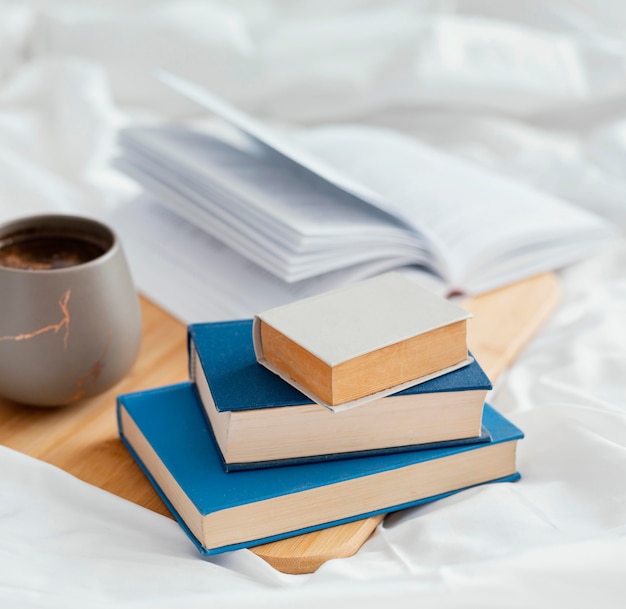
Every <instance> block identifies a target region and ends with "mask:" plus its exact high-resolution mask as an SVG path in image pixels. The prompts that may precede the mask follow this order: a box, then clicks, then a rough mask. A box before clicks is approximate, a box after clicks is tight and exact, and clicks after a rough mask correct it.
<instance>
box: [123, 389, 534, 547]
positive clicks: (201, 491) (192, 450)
mask: <svg viewBox="0 0 626 609" xmlns="http://www.w3.org/2000/svg"><path fill="white" fill-rule="evenodd" d="M117 414H118V425H119V433H120V438H121V439H122V441H123V442H124V444H125V445H126V446H127V447H128V449H129V450H130V452H131V454H132V455H133V457H134V458H135V459H136V460H137V463H138V464H139V465H140V467H141V468H142V469H143V470H144V472H145V473H146V475H147V476H148V478H149V479H150V481H151V483H152V484H153V485H154V487H155V489H156V491H157V492H158V493H159V494H160V496H161V497H162V499H163V500H164V501H165V503H166V504H167V505H168V506H169V508H170V510H171V511H172V514H173V515H174V517H175V518H176V519H177V520H178V522H179V523H180V524H181V526H182V527H183V529H184V530H185V531H186V532H187V534H188V535H189V536H190V538H191V539H192V540H193V541H194V543H195V544H196V545H197V547H198V548H199V550H200V551H201V552H202V553H204V554H215V553H219V552H224V551H227V550H232V549H237V548H244V547H250V546H253V545H258V544H262V543H267V542H270V541H274V540H277V539H281V538H285V537H289V536H292V535H299V534H301V533H305V532H309V531H314V530H318V529H321V528H325V527H329V526H333V525H336V524H341V523H344V522H349V521H352V520H357V519H360V518H364V517H367V516H370V515H374V514H383V513H387V512H390V511H394V510H399V509H402V508H405V507H410V506H414V505H417V504H420V503H423V502H427V501H433V500H435V499H438V498H440V497H443V496H446V495H448V494H451V493H453V492H456V491H460V490H462V489H464V488H468V487H471V486H475V485H479V484H483V483H487V482H494V481H505V480H506V481H513V480H517V479H518V478H519V473H518V472H517V468H516V464H515V449H516V444H517V441H518V440H519V439H520V438H522V437H523V433H522V432H521V430H520V429H518V428H517V427H516V426H515V425H513V424H512V423H510V422H509V421H508V420H507V419H506V418H504V417H503V416H502V415H500V414H498V413H497V412H496V411H495V410H494V409H492V408H491V407H489V406H485V416H484V423H485V426H486V427H487V429H488V430H489V432H490V434H491V438H492V439H491V441H490V442H488V443H486V444H477V445H476V444H473V445H467V446H457V447H447V448H441V449H432V450H426V451H411V452H403V453H394V454H388V455H381V456H374V457H361V458H355V459H344V460H337V461H327V462H323V463H310V464H304V465H294V466H288V467H281V468H267V469H258V470H252V471H241V472H235V473H226V472H225V471H224V470H223V468H222V464H221V460H220V457H219V455H218V451H217V450H216V448H215V445H214V443H213V441H212V437H211V433H210V431H209V428H208V424H207V422H206V419H205V417H204V416H203V414H202V411H201V406H200V403H199V399H198V397H197V393H196V390H195V388H194V386H193V384H192V383H191V382H185V383H180V384H177V385H172V386H167V387H160V388H157V389H151V390H146V391H142V392H136V393H131V394H125V395H121V396H119V397H118V401H117Z"/></svg>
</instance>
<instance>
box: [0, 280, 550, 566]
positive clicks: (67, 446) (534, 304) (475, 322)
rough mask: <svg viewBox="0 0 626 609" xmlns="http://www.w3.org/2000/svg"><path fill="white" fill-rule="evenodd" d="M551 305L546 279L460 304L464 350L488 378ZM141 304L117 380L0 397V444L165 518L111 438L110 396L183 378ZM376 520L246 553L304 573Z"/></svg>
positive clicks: (164, 321) (179, 344)
mask: <svg viewBox="0 0 626 609" xmlns="http://www.w3.org/2000/svg"><path fill="white" fill-rule="evenodd" d="M558 301H559V286H558V282H557V280H556V278H555V276H554V275H551V274H547V275H540V276H537V277H534V278H532V279H529V280H526V281H524V282H521V283H519V284H515V285H512V286H509V287H507V288H503V289H500V290H497V291H494V292H491V293H489V294H485V295H481V296H479V297H476V298H472V299H470V300H467V301H465V302H464V303H462V304H463V305H464V306H465V307H466V308H467V309H468V310H470V312H471V313H472V314H473V319H472V320H471V321H470V322H469V339H468V340H469V345H470V349H471V350H472V352H473V353H474V355H475V356H476V358H477V359H478V360H479V362H480V363H481V366H482V367H483V368H484V369H485V371H486V372H487V374H488V375H489V376H490V378H491V379H492V381H495V380H496V379H497V377H498V376H499V375H500V373H501V372H502V371H503V370H504V369H505V368H506V367H508V366H509V365H510V364H511V363H512V361H513V360H514V359H515V357H516V356H517V355H518V353H519V352H520V351H521V349H522V348H523V347H524V345H525V344H526V343H527V342H528V340H529V339H530V338H531V337H532V336H533V335H534V334H535V333H536V332H537V330H538V329H539V328H540V326H541V324H543V322H544V321H545V319H546V318H547V316H548V315H549V314H550V312H551V311H552V310H553V309H554V308H555V306H556V305H557V303H558ZM141 305H142V313H143V341H142V347H141V351H140V354H139V358H138V360H137V362H136V364H135V366H134V367H133V369H132V370H131V372H130V373H129V374H128V375H127V376H126V377H125V378H124V379H123V380H122V381H121V382H120V383H118V384H117V385H116V386H115V387H113V388H112V389H110V390H108V391H106V392H105V393H103V394H101V395H99V396H96V397H94V398H91V399H88V400H85V401H84V402H82V403H80V404H76V405H74V406H71V407H65V408H53V409H46V408H43V409H40V408H30V407H26V406H23V405H18V404H14V403H11V402H8V401H6V400H4V399H2V398H0V443H2V444H4V445H5V446H8V447H10V448H13V449H15V450H19V451H21V452H24V453H26V454H29V455H31V456H33V457H36V458H38V459H42V460H43V461H47V462H48V463H52V464H54V465H56V466H58V467H60V468H62V469H64V470H65V471H67V472H69V473H71V474H73V475H74V476H76V477H78V478H80V479H81V480H84V481H85V482H89V483H91V484H94V485H95V486H98V487H100V488H102V489H105V490H107V491H109V492H111V493H114V494H116V495H119V496H120V497H123V498H125V499H128V500H129V501H133V502H135V503H137V504H139V505H142V506H144V507H146V508H148V509H151V510H154V511H156V512H158V513H160V514H164V515H166V516H170V513H169V511H168V510H167V508H166V506H165V504H164V503H163V502H162V501H161V499H160V498H159V497H158V495H157V494H156V492H155V491H154V489H153V488H152V486H151V485H150V483H149V482H148V480H147V479H146V478H145V476H144V475H143V473H142V472H141V470H140V469H139V467H138V466H137V465H136V464H135V462H134V461H133V459H132V458H131V457H130V455H129V453H128V452H127V451H126V449H125V448H124V446H123V445H122V443H121V442H120V440H119V438H118V434H117V422H116V418H115V396H116V395H118V394H119V393H126V392H129V391H137V390H140V389H147V388H150V387H157V386H160V385H165V384H169V383H175V382H178V381H182V380H185V379H187V377H188V374H187V350H186V328H185V326H184V325H183V324H181V323H180V322H178V321H176V320H175V319H173V318H172V317H170V316H169V315H167V314H166V313H165V312H164V311H163V310H161V309H160V308H159V307H157V306H155V305H154V304H152V303H151V302H149V301H147V300H145V299H142V302H141ZM382 518H383V517H382V516H377V517H372V518H367V519H364V520H360V521H358V522H353V523H348V524H344V525H340V526H337V527H333V528H330V529H325V530H322V531H316V532H313V533H308V534H306V535H300V536H298V537H293V538H291V539H284V540H281V541H277V542H273V543H269V544H265V545H262V546H257V547H256V548H253V549H252V550H251V551H252V552H254V553H255V554H257V555H258V556H260V557H261V558H263V559H264V560H266V561H267V562H268V563H270V564H271V565H273V566H274V567H275V568H276V569H278V570H280V571H283V572H285V573H310V572H313V571H315V570H316V569H317V568H318V567H319V566H320V565H321V564H323V563H324V562H326V561H327V560H330V559H332V558H342V557H347V556H351V555H353V554H354V553H355V552H357V551H358V549H359V548H360V547H361V546H362V544H363V543H364V542H365V541H366V540H367V538H368V537H369V536H370V535H371V533H372V531H373V530H374V529H375V528H376V527H377V526H378V524H379V523H380V522H381V520H382Z"/></svg>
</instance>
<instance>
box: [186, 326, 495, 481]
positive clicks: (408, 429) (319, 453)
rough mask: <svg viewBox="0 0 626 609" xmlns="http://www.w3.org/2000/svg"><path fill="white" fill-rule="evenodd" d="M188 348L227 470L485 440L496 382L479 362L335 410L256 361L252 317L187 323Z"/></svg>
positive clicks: (202, 399)
mask: <svg viewBox="0 0 626 609" xmlns="http://www.w3.org/2000/svg"><path fill="white" fill-rule="evenodd" d="M188 348H189V365H190V378H191V379H192V380H193V381H194V382H195V383H196V386H197V387H198V391H199V394H200V397H201V401H202V403H203V406H204V410H205V413H206V415H207V417H208V419H209V421H210V423H211V430H212V432H213V433H214V435H215V440H216V443H217V444H218V448H219V450H220V454H221V455H222V457H223V461H224V467H225V469H227V470H228V471H231V470H235V469H242V468H246V467H267V466H275V465H283V464H285V463H286V462H294V461H304V460H325V459H328V458H339V457H349V456H355V454H364V453H366V452H367V451H385V450H387V451H390V450H407V447H412V448H426V447H428V446H431V445H433V444H435V443H437V444H440V443H444V442H450V443H452V442H454V443H460V442H475V441H486V440H487V439H488V434H486V432H484V430H482V429H481V422H482V410H483V403H484V400H485V396H486V393H487V391H488V390H489V389H491V387H492V386H491V382H490V381H489V379H488V378H487V375H486V374H485V373H484V371H483V370H482V368H481V367H480V365H479V364H478V362H476V361H473V362H472V363H471V364H469V365H468V366H465V367H463V368H460V369H458V370H455V371H454V372H451V373H449V374H446V375H444V376H440V377H437V378H435V379H432V380H430V381H427V382H424V383H421V384H419V385H414V386H412V387H409V388H407V389H404V390H402V391H400V392H398V393H396V394H394V395H393V396H388V397H385V398H380V400H377V401H373V402H370V403H369V404H365V405H363V406H361V407H360V408H354V409H348V410H345V411H341V412H331V411H329V410H328V409H326V408H322V407H321V406H319V405H317V404H315V403H314V402H313V401H312V400H311V399H309V398H308V397H306V396H305V395H304V394H302V393H301V392H300V391H298V390H297V389H296V388H294V387H293V386H292V385H291V384H289V383H286V382H284V381H283V380H282V379H281V378H280V377H278V376H277V375H275V374H273V373H272V372H270V371H269V370H268V369H266V368H265V367H263V366H261V365H259V363H258V362H257V360H256V357H255V352H254V345H253V341H252V320H251V319H244V320H234V321H225V322H209V323H198V324H191V325H190V326H189V327H188ZM382 400H384V401H382ZM481 432H482V433H481Z"/></svg>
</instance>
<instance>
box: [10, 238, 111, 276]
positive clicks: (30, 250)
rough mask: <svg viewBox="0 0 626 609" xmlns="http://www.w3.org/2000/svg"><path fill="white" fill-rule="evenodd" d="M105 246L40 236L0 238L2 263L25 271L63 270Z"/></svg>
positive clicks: (102, 251) (82, 262)
mask: <svg viewBox="0 0 626 609" xmlns="http://www.w3.org/2000/svg"><path fill="white" fill-rule="evenodd" d="M104 253H105V249H104V248H103V247H101V246H100V245H99V244H97V243H93V242H91V241H87V240H83V239H79V238H73V237H67V236H54V235H50V236H48V235H46V236H44V235H41V236H36V237H35V236H33V237H29V238H21V239H16V240H10V239H7V240H5V241H4V242H2V241H0V266H4V267H8V268H13V269H24V270H34V271H36V270H51V269H62V268H67V267H71V266H76V265H79V264H84V263H85V262H89V261H90V260H94V259H95V258H98V257H99V256H102V254H104Z"/></svg>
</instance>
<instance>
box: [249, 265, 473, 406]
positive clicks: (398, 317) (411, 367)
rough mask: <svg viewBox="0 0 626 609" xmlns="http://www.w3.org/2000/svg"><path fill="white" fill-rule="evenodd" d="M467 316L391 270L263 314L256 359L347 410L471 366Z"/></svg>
mask: <svg viewBox="0 0 626 609" xmlns="http://www.w3.org/2000/svg"><path fill="white" fill-rule="evenodd" d="M470 317H471V314H470V313H469V312H468V311H466V310H465V309H463V308H462V307H459V306H458V305H456V304H454V303H453V302H450V301H449V300H446V299H445V298H443V297H442V296H440V295H438V294H435V293H433V292H431V291H429V290H426V289H424V288H423V287H421V286H419V285H418V284H417V283H416V282H415V281H412V280H410V279H408V278H406V277H404V276H403V275H401V274H400V273H397V272H390V273H384V274H382V275H379V276H377V277H374V278H372V279H368V280H364V281H360V282H356V283H354V284H350V285H348V286H343V287H341V288H336V289H334V290H330V291H327V292H323V293H321V294H318V295H316V296H310V297H308V298H303V299H301V300H297V301H295V302H291V303H289V304H286V305H282V306H279V307H276V308H273V309H270V310H269V311H265V312H262V313H259V314H257V315H256V316H255V318H254V326H253V340H254V348H255V352H256V357H257V360H258V361H259V363H261V364H263V365H264V366H266V367H267V368H268V369H270V370H271V371H272V372H274V373H275V374H278V375H279V376H280V377H281V378H283V379H284V380H285V381H287V382H289V383H291V384H293V385H294V386H295V387H296V388H297V389H299V390H300V391H301V392H302V393H304V394H305V395H307V396H308V397H309V398H311V399H312V400H313V401H315V402H317V403H318V404H321V405H323V406H326V407H328V408H331V409H340V408H341V409H345V408H349V407H354V406H358V405H361V404H364V403H367V402H368V401H371V400H372V399H377V398H379V397H383V396H385V395H390V394H392V393H395V392H397V391H399V390H401V389H404V388H406V387H410V386H411V385H415V384H417V383H419V382H423V381H425V380H429V379H431V378H433V377H435V376H440V375H442V374H445V373H447V372H450V371H452V370H454V369H456V368H460V367H462V366H464V365H467V364H468V363H469V362H470V361H471V360H470V359H469V358H468V353H467V334H466V322H467V319H469V318H470Z"/></svg>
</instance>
